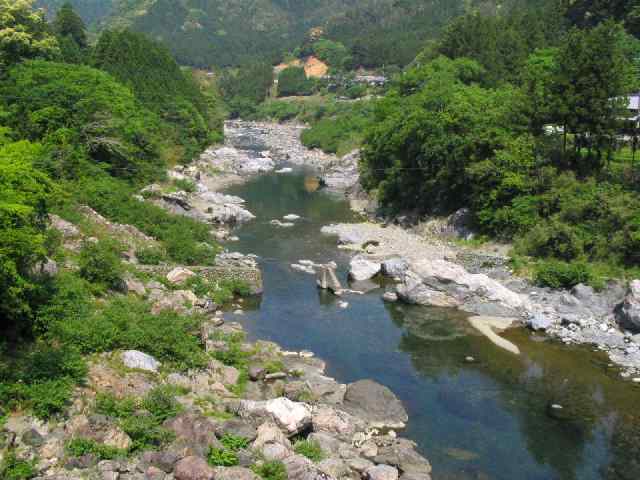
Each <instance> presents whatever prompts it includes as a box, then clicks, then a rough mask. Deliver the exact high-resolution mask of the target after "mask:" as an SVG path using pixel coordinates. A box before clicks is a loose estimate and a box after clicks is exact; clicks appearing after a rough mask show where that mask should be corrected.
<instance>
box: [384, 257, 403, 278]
mask: <svg viewBox="0 0 640 480" xmlns="http://www.w3.org/2000/svg"><path fill="white" fill-rule="evenodd" d="M407 270H409V264H408V263H407V261H406V260H405V259H404V258H402V257H392V258H388V259H387V260H385V261H384V262H382V273H384V274H385V275H387V276H389V277H402V276H403V275H404V274H405V273H406V272H407Z"/></svg>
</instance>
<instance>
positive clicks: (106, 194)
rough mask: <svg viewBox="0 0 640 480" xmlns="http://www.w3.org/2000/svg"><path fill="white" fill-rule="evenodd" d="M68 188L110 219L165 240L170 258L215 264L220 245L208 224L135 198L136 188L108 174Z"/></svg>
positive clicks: (77, 197) (183, 261)
mask: <svg viewBox="0 0 640 480" xmlns="http://www.w3.org/2000/svg"><path fill="white" fill-rule="evenodd" d="M69 188H70V189H71V190H72V191H73V192H74V197H75V198H74V200H75V201H76V202H77V203H79V204H86V205H90V206H91V207H92V208H94V209H95V210H96V211H97V212H99V213H100V214H101V215H104V216H105V217H107V218H109V219H110V220H112V221H115V222H118V223H123V224H129V225H133V226H135V227H137V228H139V229H140V230H141V231H143V232H144V233H146V234H147V235H149V236H151V237H153V238H155V239H157V240H159V241H160V242H162V244H163V246H164V249H165V251H166V254H167V256H168V257H169V258H170V259H171V260H174V261H175V262H177V263H181V264H183V265H212V264H213V262H214V259H215V256H216V254H217V253H218V251H219V248H218V246H217V243H216V242H215V241H214V240H213V237H212V236H211V232H210V228H209V227H208V226H207V225H206V224H204V223H201V222H198V221H196V220H194V219H192V218H188V217H185V216H182V215H172V214H170V213H169V212H167V211H166V210H164V209H162V208H160V207H158V206H157V205H154V204H152V203H149V202H141V201H139V200H136V199H135V198H133V195H134V193H135V192H136V189H135V188H132V187H131V186H130V185H128V184H126V183H125V182H123V181H120V180H117V179H113V178H108V177H106V176H101V177H98V178H95V179H88V180H85V181H83V182H82V183H81V184H77V185H69Z"/></svg>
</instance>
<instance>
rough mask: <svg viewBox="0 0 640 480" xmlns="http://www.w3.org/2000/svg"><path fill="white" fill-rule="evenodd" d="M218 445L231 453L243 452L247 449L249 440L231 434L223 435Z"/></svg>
mask: <svg viewBox="0 0 640 480" xmlns="http://www.w3.org/2000/svg"><path fill="white" fill-rule="evenodd" d="M220 443H222V445H224V448H226V449H228V450H231V451H233V452H237V451H238V450H244V449H246V448H248V447H249V440H247V439H246V438H244V437H239V436H237V435H233V434H231V433H225V434H224V435H223V436H222V438H221V439H220Z"/></svg>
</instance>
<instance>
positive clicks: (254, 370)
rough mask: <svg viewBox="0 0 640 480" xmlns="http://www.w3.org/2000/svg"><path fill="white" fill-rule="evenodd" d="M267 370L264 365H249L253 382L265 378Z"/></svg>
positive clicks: (250, 377)
mask: <svg viewBox="0 0 640 480" xmlns="http://www.w3.org/2000/svg"><path fill="white" fill-rule="evenodd" d="M264 376H265V370H264V367H263V366H262V365H250V366H249V379H250V380H251V381H252V382H257V381H258V380H260V379H262V378H264Z"/></svg>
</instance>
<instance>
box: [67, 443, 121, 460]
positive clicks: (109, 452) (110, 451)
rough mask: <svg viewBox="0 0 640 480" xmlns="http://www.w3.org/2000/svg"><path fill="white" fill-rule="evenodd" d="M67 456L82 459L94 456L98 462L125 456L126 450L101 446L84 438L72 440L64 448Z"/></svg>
mask: <svg viewBox="0 0 640 480" xmlns="http://www.w3.org/2000/svg"><path fill="white" fill-rule="evenodd" d="M65 451H66V453H67V455H69V456H72V457H82V456H83V455H95V456H96V458H98V460H113V459H114V458H119V457H124V456H126V454H127V452H126V450H121V449H119V448H115V447H109V446H107V445H103V444H101V443H98V442H96V441H94V440H89V439H86V438H74V439H73V440H71V441H70V442H68V443H67V445H66V447H65Z"/></svg>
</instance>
